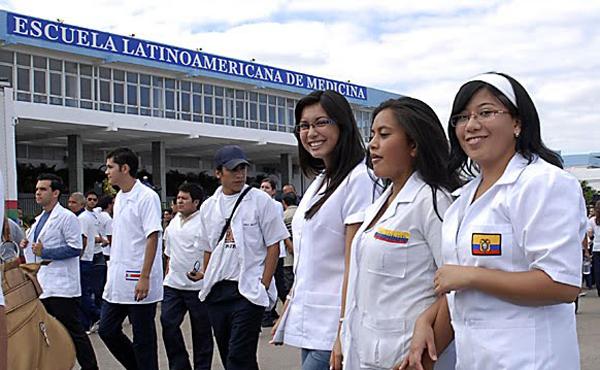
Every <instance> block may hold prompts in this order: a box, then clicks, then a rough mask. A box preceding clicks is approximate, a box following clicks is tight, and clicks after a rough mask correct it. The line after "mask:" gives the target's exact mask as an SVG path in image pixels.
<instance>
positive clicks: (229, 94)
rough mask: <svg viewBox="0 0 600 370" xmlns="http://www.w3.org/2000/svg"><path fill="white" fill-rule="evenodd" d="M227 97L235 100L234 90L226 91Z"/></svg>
mask: <svg viewBox="0 0 600 370" xmlns="http://www.w3.org/2000/svg"><path fill="white" fill-rule="evenodd" d="M225 97H226V98H233V89H225Z"/></svg>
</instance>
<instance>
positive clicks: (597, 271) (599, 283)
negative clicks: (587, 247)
mask: <svg viewBox="0 0 600 370" xmlns="http://www.w3.org/2000/svg"><path fill="white" fill-rule="evenodd" d="M592 274H594V281H595V282H596V290H597V291H598V296H600V252H592Z"/></svg>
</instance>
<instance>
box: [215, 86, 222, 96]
mask: <svg viewBox="0 0 600 370" xmlns="http://www.w3.org/2000/svg"><path fill="white" fill-rule="evenodd" d="M223 92H224V89H223V88H222V87H221V86H215V95H216V96H223Z"/></svg>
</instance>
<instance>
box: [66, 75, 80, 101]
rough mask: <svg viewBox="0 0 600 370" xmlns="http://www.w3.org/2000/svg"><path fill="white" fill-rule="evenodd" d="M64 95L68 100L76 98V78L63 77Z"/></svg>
mask: <svg viewBox="0 0 600 370" xmlns="http://www.w3.org/2000/svg"><path fill="white" fill-rule="evenodd" d="M65 93H66V95H67V96H68V97H70V98H77V77H75V76H69V75H65Z"/></svg>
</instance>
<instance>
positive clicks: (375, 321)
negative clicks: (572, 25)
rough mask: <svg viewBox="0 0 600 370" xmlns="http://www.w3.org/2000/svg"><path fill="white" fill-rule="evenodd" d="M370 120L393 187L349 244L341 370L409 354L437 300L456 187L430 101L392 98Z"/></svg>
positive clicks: (380, 173) (376, 154)
mask: <svg viewBox="0 0 600 370" xmlns="http://www.w3.org/2000/svg"><path fill="white" fill-rule="evenodd" d="M373 116H374V119H373V124H372V126H371V140H370V142H369V154H370V162H371V164H372V167H373V170H374V172H375V175H376V176H377V177H379V178H383V179H385V180H386V181H387V183H388V186H387V189H386V190H385V192H384V193H383V194H382V195H381V197H379V199H378V200H377V201H376V202H375V203H374V204H373V205H371V206H370V207H369V208H367V210H366V211H365V219H364V222H363V224H362V226H361V227H360V228H359V230H358V232H357V233H356V236H355V237H354V240H353V243H352V249H351V259H350V270H349V282H348V290H347V294H346V304H345V315H344V319H343V328H342V348H343V354H344V356H343V365H344V368H345V369H353V370H354V369H356V370H358V369H385V370H389V369H391V368H392V367H393V366H394V365H395V364H396V363H398V362H400V360H401V359H402V358H403V357H404V356H405V355H406V353H407V352H408V345H409V343H410V338H411V336H412V332H413V326H414V323H415V320H416V319H417V317H418V316H419V314H421V313H422V312H423V311H424V310H425V309H427V308H428V307H429V306H430V305H431V304H432V303H433V302H434V301H435V293H434V289H433V277H434V274H435V271H436V270H437V269H438V267H440V266H441V265H442V252H441V229H442V215H443V214H444V212H445V211H446V209H447V208H448V206H449V205H450V203H451V197H450V194H449V191H452V190H454V189H456V188H457V187H458V185H459V180H458V176H457V175H456V173H452V174H449V173H448V172H447V166H448V160H449V155H450V150H449V146H448V143H447V140H446V136H445V135H444V129H443V128H442V125H441V123H440V121H439V119H438V118H437V116H436V114H435V112H434V111H433V110H432V109H431V108H430V107H429V106H428V105H427V104H425V103H423V102H422V101H420V100H417V99H412V98H408V97H405V98H400V99H394V100H388V101H386V102H383V103H382V104H381V105H380V106H379V107H377V108H376V109H375V111H374V112H373ZM446 368H447V369H453V368H454V362H453V361H452V360H451V361H450V364H449V366H448V367H446Z"/></svg>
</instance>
